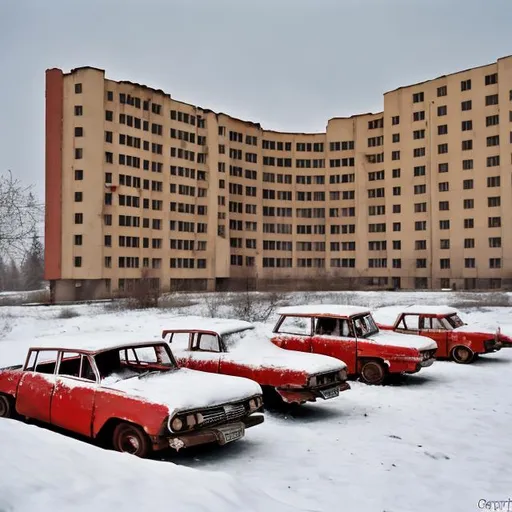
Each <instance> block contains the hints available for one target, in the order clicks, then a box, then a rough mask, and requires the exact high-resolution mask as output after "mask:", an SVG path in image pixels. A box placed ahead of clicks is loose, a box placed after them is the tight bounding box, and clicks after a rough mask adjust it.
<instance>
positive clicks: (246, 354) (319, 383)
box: [162, 317, 350, 404]
mask: <svg viewBox="0 0 512 512" xmlns="http://www.w3.org/2000/svg"><path fill="white" fill-rule="evenodd" d="M169 327H170V328H169V329H166V330H165V331H163V333H162V337H163V338H165V339H168V341H169V342H170V343H172V350H173V353H174V354H175V356H176V359H177V360H178V363H179V364H180V365H182V366H185V367H187V368H194V369H196V370H202V371H205V372H212V373H223V374H226V375H235V376H240V377H248V378H250V379H252V380H254V381H256V382H258V383H259V384H260V385H261V387H262V388H263V390H264V391H265V392H266V393H265V399H266V400H267V399H269V400H272V398H278V399H279V401H281V400H283V401H285V402H288V403H298V404H302V403H304V402H309V401H312V402H314V401H316V399H317V398H323V399H329V398H334V397H336V396H338V395H339V393H340V391H344V390H346V389H350V385H349V384H348V383H347V382H346V379H347V371H346V365H345V363H343V362H342V361H339V360H337V359H334V358H332V357H324V356H320V355H316V354H291V353H290V352H288V351H286V350H282V349H280V348H278V347H276V346H275V345H272V343H270V340H269V334H270V333H269V332H263V331H261V329H260V330H258V329H255V327H254V325H252V324H250V323H249V322H244V321H239V320H225V319H205V318H199V317H197V318H191V317H187V318H186V319H184V320H183V321H181V322H180V321H175V322H173V323H172V324H171V325H170V326H169ZM279 397H280V398H279Z"/></svg>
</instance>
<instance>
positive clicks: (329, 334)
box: [311, 317, 357, 374]
mask: <svg viewBox="0 0 512 512" xmlns="http://www.w3.org/2000/svg"><path fill="white" fill-rule="evenodd" d="M313 322H314V323H313V336H312V337H311V348H312V352H314V353H316V354H323V355H326V356H331V357H335V358H337V359H340V360H342V361H343V362H344V363H345V364H346V365H347V370H348V373H351V374H352V373H355V371H356V366H357V354H356V346H357V344H356V339H355V336H354V334H353V330H352V328H351V325H350V322H349V320H348V319H344V318H326V317H317V318H314V319H313Z"/></svg>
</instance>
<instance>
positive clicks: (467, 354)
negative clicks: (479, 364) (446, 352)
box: [452, 346, 475, 364]
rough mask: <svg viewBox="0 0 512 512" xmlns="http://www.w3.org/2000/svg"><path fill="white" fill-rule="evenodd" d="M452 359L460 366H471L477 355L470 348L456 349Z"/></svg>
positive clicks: (461, 347) (453, 351)
mask: <svg viewBox="0 0 512 512" xmlns="http://www.w3.org/2000/svg"><path fill="white" fill-rule="evenodd" d="M452 359H453V360H454V361H455V362H456V363H459V364H469V363H471V362H473V360H474V359H475V354H474V352H473V351H472V350H471V349H470V348H469V347H464V346H460V347H454V349H453V350H452Z"/></svg>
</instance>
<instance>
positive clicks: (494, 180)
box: [487, 176, 501, 187]
mask: <svg viewBox="0 0 512 512" xmlns="http://www.w3.org/2000/svg"><path fill="white" fill-rule="evenodd" d="M500 185H501V178H500V176H489V177H488V178H487V186H488V187H499V186H500Z"/></svg>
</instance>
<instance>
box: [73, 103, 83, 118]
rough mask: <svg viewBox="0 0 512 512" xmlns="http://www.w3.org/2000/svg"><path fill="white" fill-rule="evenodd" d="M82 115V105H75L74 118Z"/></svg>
mask: <svg viewBox="0 0 512 512" xmlns="http://www.w3.org/2000/svg"><path fill="white" fill-rule="evenodd" d="M83 114H84V107H82V105H75V116H82V115H83Z"/></svg>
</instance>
